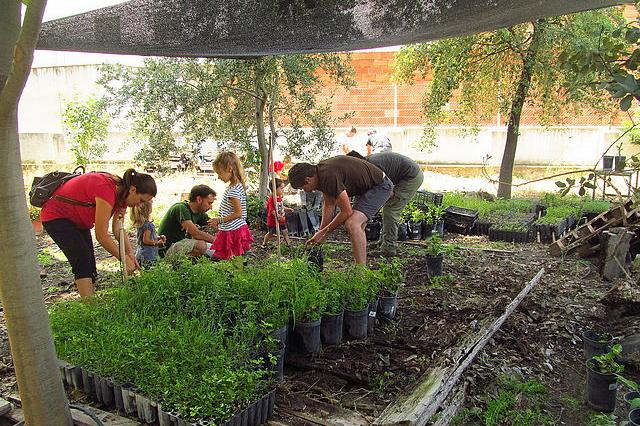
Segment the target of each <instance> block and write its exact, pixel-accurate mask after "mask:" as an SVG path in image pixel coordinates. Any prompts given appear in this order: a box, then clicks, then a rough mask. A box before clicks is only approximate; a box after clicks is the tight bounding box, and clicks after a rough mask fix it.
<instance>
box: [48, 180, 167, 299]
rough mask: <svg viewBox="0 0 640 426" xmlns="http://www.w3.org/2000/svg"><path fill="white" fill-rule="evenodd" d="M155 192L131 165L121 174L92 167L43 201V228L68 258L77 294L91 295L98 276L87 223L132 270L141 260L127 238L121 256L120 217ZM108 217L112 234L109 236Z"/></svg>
mask: <svg viewBox="0 0 640 426" xmlns="http://www.w3.org/2000/svg"><path fill="white" fill-rule="evenodd" d="M156 193H157V187H156V182H155V180H154V179H153V177H151V176H150V175H148V174H145V173H138V172H136V171H135V170H134V169H128V170H127V171H126V172H125V173H124V175H123V176H122V177H119V176H116V175H112V174H110V173H98V172H92V173H85V174H83V175H81V176H78V177H75V178H73V179H71V180H69V181H67V182H65V183H63V184H62V185H61V186H60V187H59V188H58V189H57V190H56V191H55V192H54V193H53V195H52V196H51V198H50V199H49V200H47V201H46V202H45V203H44V205H43V206H42V212H41V218H42V222H43V226H44V229H45V230H46V231H47V233H48V234H49V236H51V238H52V239H53V241H54V242H55V243H56V244H57V245H58V247H60V250H62V252H63V253H64V255H65V256H66V257H67V259H68V260H69V263H70V264H71V271H72V272H73V276H74V278H75V284H76V288H77V289H78V293H79V294H80V296H81V297H88V296H91V295H93V293H94V292H95V281H96V277H97V275H98V273H97V268H96V259H95V254H94V249H93V240H92V238H91V228H93V227H94V226H95V235H96V239H97V240H98V243H100V245H101V246H102V247H103V248H104V249H105V250H106V251H107V252H109V253H110V254H111V255H112V256H113V257H115V258H116V259H119V260H120V261H122V262H123V264H124V267H125V268H126V270H127V272H128V273H132V272H133V271H135V270H136V269H138V268H140V265H139V264H138V261H137V260H136V258H135V254H134V252H133V248H132V246H131V242H130V241H129V239H128V238H125V241H124V245H125V258H124V259H120V248H119V245H118V242H117V239H118V236H119V234H120V228H121V226H122V225H121V223H122V221H121V220H120V219H122V218H123V217H124V214H125V211H126V209H127V207H130V206H136V205H138V204H140V203H143V202H147V201H151V200H152V199H153V197H155V196H156ZM109 220H111V230H112V233H113V237H112V236H111V235H109Z"/></svg>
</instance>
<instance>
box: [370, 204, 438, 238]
mask: <svg viewBox="0 0 640 426" xmlns="http://www.w3.org/2000/svg"><path fill="white" fill-rule="evenodd" d="M443 215H444V210H443V209H442V207H441V206H438V205H435V204H429V205H420V204H418V203H416V202H415V201H411V202H410V203H409V204H407V205H406V206H405V208H404V209H403V210H402V212H401V213H400V223H399V224H398V241H406V240H424V239H427V238H429V237H430V236H431V235H432V234H439V235H440V236H443V235H444V221H443ZM381 231H382V217H381V216H380V215H376V216H375V217H374V218H372V219H371V220H369V222H367V224H366V226H365V235H366V237H367V241H376V240H378V239H379V238H380V233H381Z"/></svg>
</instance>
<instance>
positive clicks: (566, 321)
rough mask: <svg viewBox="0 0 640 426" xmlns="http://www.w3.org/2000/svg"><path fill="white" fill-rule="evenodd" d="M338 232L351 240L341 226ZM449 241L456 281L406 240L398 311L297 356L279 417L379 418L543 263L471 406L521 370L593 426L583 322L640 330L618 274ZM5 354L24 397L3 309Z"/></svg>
mask: <svg viewBox="0 0 640 426" xmlns="http://www.w3.org/2000/svg"><path fill="white" fill-rule="evenodd" d="M261 237H262V234H260V233H256V235H255V238H256V244H255V249H254V250H253V251H252V254H251V256H250V257H255V258H262V257H264V256H267V255H268V254H269V251H265V250H264V249H261V248H259V244H258V242H261ZM334 238H335V239H337V240H340V241H346V237H345V235H344V233H342V232H338V233H337V235H335V236H334ZM446 240H447V241H446V242H448V243H453V244H456V245H457V246H459V247H466V248H461V249H458V250H456V252H455V254H454V255H452V256H449V257H447V258H446V259H445V273H446V274H450V275H451V277H452V282H451V283H449V284H446V285H445V286H444V287H442V288H434V286H432V285H431V283H430V282H429V281H428V278H427V274H426V271H425V253H424V252H423V250H422V249H421V248H419V247H414V246H409V245H404V246H402V249H401V253H400V257H402V258H403V259H405V261H406V268H405V270H406V284H405V286H404V287H403V288H401V290H400V293H399V306H398V314H397V318H396V319H395V320H393V321H391V322H386V323H382V322H378V324H377V327H376V330H375V335H374V336H371V337H370V338H369V339H367V340H366V341H361V342H348V343H345V344H343V345H340V346H338V347H325V348H323V351H322V353H321V354H319V355H317V356H313V357H311V356H308V357H307V356H301V355H296V356H290V357H289V358H288V361H287V367H286V370H285V380H284V382H283V383H282V384H281V385H280V387H279V390H280V391H279V392H278V396H277V402H276V404H277V408H276V415H275V417H274V421H276V422H280V423H284V424H296V425H297V424H314V423H312V421H311V420H309V419H306V420H305V418H304V415H302V416H300V415H299V414H300V413H304V412H305V410H311V411H318V410H320V409H327V407H330V408H329V411H332V412H333V413H327V416H330V415H344V414H345V413H347V414H349V413H354V414H355V415H356V416H357V418H360V419H364V421H365V422H372V421H373V420H374V419H375V418H376V417H377V416H379V415H380V413H381V412H382V411H383V410H384V408H385V407H386V406H387V405H388V404H389V403H391V402H393V401H394V400H395V399H396V398H397V397H398V396H399V395H400V394H402V393H405V392H407V391H408V390H409V389H410V388H411V386H412V385H414V384H415V383H416V382H417V381H418V379H420V377H421V376H422V374H423V373H425V372H426V371H428V370H429V369H430V368H431V367H433V366H434V365H435V364H436V363H437V362H443V360H446V359H447V357H448V356H450V351H451V349H452V348H454V347H456V345H457V344H459V342H460V341H462V340H463V339H464V338H465V337H468V336H469V335H472V334H476V333H478V332H479V331H480V328H481V325H482V324H486V323H487V322H490V321H493V320H495V319H496V318H497V317H498V316H499V315H501V314H502V312H503V311H504V308H505V306H506V305H507V304H508V303H509V302H510V301H511V300H512V299H513V297H515V296H516V295H517V294H518V293H519V292H520V290H521V289H522V288H523V287H524V286H525V285H526V284H527V282H528V281H529V280H531V278H533V276H534V275H535V274H536V273H537V272H538V271H539V270H540V269H541V268H544V270H545V274H544V276H543V278H542V280H541V282H540V283H539V284H538V286H537V287H536V288H535V289H534V290H533V292H532V293H531V294H529V295H528V296H527V297H526V298H525V300H524V301H523V302H522V304H521V305H520V307H519V308H518V309H517V310H516V312H514V313H513V315H511V316H510V317H509V319H508V320H507V321H506V322H505V324H504V325H503V326H502V327H501V329H500V330H499V331H498V332H497V333H496V335H495V336H494V338H493V339H492V340H491V341H490V342H489V344H488V345H487V346H486V347H485V349H484V350H483V351H482V353H481V354H480V355H479V356H478V357H477V358H476V360H475V362H474V363H473V364H472V365H471V367H470V368H469V369H468V370H467V371H466V373H465V375H464V377H463V379H462V380H463V381H465V382H467V384H468V387H467V399H466V401H467V402H466V404H467V405H468V406H473V405H479V406H482V405H483V404H485V403H486V400H487V397H488V396H490V395H492V394H494V393H495V391H496V389H497V388H496V380H497V378H498V377H499V376H501V375H508V376H523V377H524V378H525V379H536V380H539V381H540V382H542V383H543V384H545V385H546V386H547V387H548V388H549V389H550V390H551V396H550V399H549V400H548V402H547V404H546V405H545V410H546V411H548V413H549V414H550V415H551V416H552V417H553V419H555V420H554V421H555V424H559V425H560V424H565V425H576V426H577V425H585V424H587V419H588V416H589V410H588V408H587V406H586V403H585V381H586V371H585V367H584V360H583V352H582V342H581V340H580V333H581V330H582V329H583V328H585V327H595V328H599V329H603V330H608V331H610V332H611V333H612V334H614V335H615V336H625V335H630V334H633V333H636V332H639V331H640V321H639V320H638V318H637V316H624V315H620V314H618V315H615V316H613V315H608V312H607V309H606V308H605V306H604V305H603V304H602V303H600V299H601V298H602V297H603V296H604V295H605V294H606V292H607V291H608V290H609V289H610V287H611V283H607V282H604V281H603V280H602V279H601V278H600V276H599V274H598V271H597V266H596V265H594V264H593V263H592V262H589V261H585V260H582V259H577V258H575V257H573V256H569V257H567V258H564V259H562V258H554V257H550V256H549V255H548V253H547V251H546V246H545V245H539V244H516V245H513V244H506V243H500V244H497V243H489V242H488V241H487V240H486V237H471V236H460V235H454V234H447V236H446ZM294 244H299V243H298V242H294ZM482 248H493V249H500V250H503V251H507V252H496V251H485V250H482ZM38 250H39V253H40V256H39V258H40V260H41V263H42V264H43V266H42V268H43V272H44V273H45V274H46V277H44V278H43V279H42V288H43V296H44V298H45V300H46V302H47V303H52V302H54V301H55V300H58V299H61V298H73V297H77V294H76V292H75V289H74V287H73V277H72V275H71V271H70V268H69V267H68V264H67V263H66V261H65V260H64V256H63V255H62V254H61V253H60V252H59V250H58V249H57V247H56V246H55V244H53V243H52V241H51V239H50V238H49V237H48V236H46V235H42V236H39V237H38ZM325 250H326V251H325V256H326V261H325V267H326V268H339V267H341V266H342V265H345V264H347V263H349V262H351V261H352V256H351V251H350V245H349V244H329V245H327V246H326V249H325ZM96 255H97V257H98V264H99V271H100V275H101V278H100V281H99V282H98V288H100V287H101V286H104V285H109V284H108V283H110V282H113V279H114V274H117V273H118V265H117V262H115V260H114V259H113V258H111V257H110V256H109V255H108V254H107V253H106V252H105V251H104V250H102V249H101V248H100V247H96ZM369 260H370V263H371V265H372V266H375V265H376V264H377V263H378V262H384V261H386V258H384V257H381V254H380V253H378V252H375V251H373V252H371V253H370V257H369ZM0 357H1V358H0V361H1V363H0V374H1V376H0V394H1V395H3V396H7V395H10V394H17V388H16V383H15V375H14V371H13V366H12V361H11V354H10V350H9V344H8V339H7V333H6V329H5V327H4V321H3V318H2V317H1V316H0ZM634 374H635V373H632V376H633V375H634ZM621 396H622V393H619V398H621ZM78 397H79V396H78V395H72V398H78ZM314 407H315V408H314ZM343 409H344V410H348V411H343ZM617 410H618V412H617V414H619V415H620V416H624V415H625V414H624V410H623V408H622V406H620V407H618V409H617ZM353 423H354V424H355V420H354V422H353ZM505 424H510V423H505Z"/></svg>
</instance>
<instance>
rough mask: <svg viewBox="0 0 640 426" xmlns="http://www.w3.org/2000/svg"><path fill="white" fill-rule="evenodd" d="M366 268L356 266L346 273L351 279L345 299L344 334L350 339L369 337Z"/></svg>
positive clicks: (346, 288) (344, 295)
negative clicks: (363, 271) (364, 271)
mask: <svg viewBox="0 0 640 426" xmlns="http://www.w3.org/2000/svg"><path fill="white" fill-rule="evenodd" d="M364 268H366V266H362V265H354V266H353V267H351V268H350V269H349V270H348V271H347V272H346V273H347V276H348V277H349V278H348V280H347V282H346V285H345V289H344V293H343V297H344V304H345V311H344V332H345V337H346V338H348V339H364V338H366V337H367V318H368V314H369V288H368V287H367V282H366V281H365V279H364V276H363V275H364V274H363V273H362V269H364Z"/></svg>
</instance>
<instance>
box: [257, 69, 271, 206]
mask: <svg viewBox="0 0 640 426" xmlns="http://www.w3.org/2000/svg"><path fill="white" fill-rule="evenodd" d="M263 78H264V76H263V75H262V74H260V73H259V72H257V74H256V87H255V89H256V94H257V96H256V98H255V99H256V133H257V134H258V151H259V152H260V160H261V163H260V185H259V187H258V195H259V196H260V198H261V199H266V198H267V189H268V185H269V145H268V144H267V138H266V136H265V133H264V110H265V106H266V104H267V101H266V95H265V91H264V85H263V81H262V79H263Z"/></svg>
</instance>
